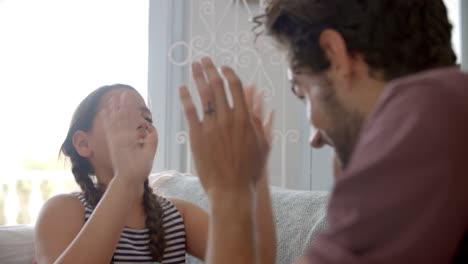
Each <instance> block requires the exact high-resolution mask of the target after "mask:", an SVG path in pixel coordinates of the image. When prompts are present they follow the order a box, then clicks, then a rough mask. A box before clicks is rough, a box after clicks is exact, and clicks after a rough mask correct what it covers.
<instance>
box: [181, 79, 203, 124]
mask: <svg viewBox="0 0 468 264" xmlns="http://www.w3.org/2000/svg"><path fill="white" fill-rule="evenodd" d="M179 97H180V101H181V103H182V106H183V108H184V114H185V119H186V120H187V123H188V125H189V129H190V130H191V131H193V130H196V128H198V126H200V120H199V119H198V115H197V109H196V107H195V104H194V103H193V100H192V96H191V95H190V92H189V90H188V88H187V86H185V85H183V86H181V87H180V90H179Z"/></svg>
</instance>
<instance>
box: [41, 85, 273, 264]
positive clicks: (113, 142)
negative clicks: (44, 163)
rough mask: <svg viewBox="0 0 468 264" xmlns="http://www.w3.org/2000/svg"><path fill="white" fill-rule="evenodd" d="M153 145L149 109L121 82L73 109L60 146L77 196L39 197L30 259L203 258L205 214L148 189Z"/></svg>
mask: <svg viewBox="0 0 468 264" xmlns="http://www.w3.org/2000/svg"><path fill="white" fill-rule="evenodd" d="M156 148H157V132H156V129H155V127H154V126H153V121H152V116H151V112H150V110H149V109H148V108H147V106H146V105H145V102H144V100H143V98H142V97H141V96H140V95H139V94H138V92H137V91H136V90H135V89H134V88H132V87H130V86H127V85H120V84H117V85H111V86H104V87H101V88H99V89H97V90H95V91H94V92H92V93H91V94H90V95H88V96H87V97H86V98H85V99H84V100H83V101H82V102H81V103H80V105H79V106H78V108H77V109H76V111H75V113H74V115H73V118H72V122H71V125H70V129H69V131H68V133H67V137H66V139H65V141H64V142H63V145H62V148H61V151H62V153H63V154H64V155H65V156H67V157H68V158H69V159H70V161H71V165H72V172H73V175H74V177H75V180H76V182H77V183H78V184H79V186H80V187H81V190H82V193H80V194H65V195H58V196H55V197H53V198H51V199H50V200H48V201H47V202H46V204H45V205H44V207H43V208H42V211H41V213H40V216H39V218H38V221H37V223H36V234H35V246H36V257H37V261H38V263H40V264H42V263H110V262H112V263H136V262H138V263H153V262H155V261H157V262H160V263H185V254H186V253H189V254H191V255H193V256H195V257H197V258H200V259H202V260H203V259H204V256H205V249H206V243H207V235H208V234H207V230H208V217H207V214H206V212H204V211H203V210H202V209H200V208H199V207H197V206H195V205H193V204H191V203H188V202H185V201H182V200H178V199H173V198H170V199H169V198H168V199H166V198H163V197H161V196H157V195H155V194H153V192H152V189H151V188H150V187H149V186H148V179H147V177H148V175H149V173H150V171H151V167H152V164H153V159H154V156H155V153H156ZM263 178H264V179H265V180H262V181H261V183H259V184H258V186H257V196H258V198H257V199H258V205H259V206H258V209H257V222H258V223H261V225H262V226H263V227H262V228H260V230H261V231H260V234H259V235H258V240H259V246H260V248H261V249H262V253H261V256H260V259H261V261H262V262H263V263H273V262H274V259H275V253H276V244H275V232H274V224H273V221H272V214H271V207H270V200H269V194H268V185H267V181H266V176H263Z"/></svg>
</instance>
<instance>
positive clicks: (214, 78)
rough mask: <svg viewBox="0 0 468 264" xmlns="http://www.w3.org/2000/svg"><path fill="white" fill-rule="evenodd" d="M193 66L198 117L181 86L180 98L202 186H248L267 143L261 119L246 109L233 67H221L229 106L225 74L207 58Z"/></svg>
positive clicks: (235, 188)
mask: <svg viewBox="0 0 468 264" xmlns="http://www.w3.org/2000/svg"><path fill="white" fill-rule="evenodd" d="M192 70H193V77H194V79H195V83H196V86H197V89H198V92H199V94H200V98H201V101H202V106H203V112H204V116H203V118H202V120H200V119H199V118H198V115H197V111H196V108H195V105H194V103H193V101H192V98H191V96H190V93H189V91H188V89H187V87H186V86H182V87H181V90H180V97H181V101H182V105H183V106H184V110H185V117H186V119H187V121H188V125H189V131H190V142H191V148H192V152H193V156H194V161H195V166H196V169H197V172H198V175H199V176H200V180H201V183H202V184H203V187H204V188H205V190H206V192H207V193H208V194H210V193H211V192H212V191H221V192H226V191H227V192H232V191H238V190H239V188H241V189H242V188H244V189H245V188H246V187H247V188H251V189H252V188H253V187H254V186H255V184H256V182H257V181H258V180H259V178H260V177H261V174H262V171H263V169H264V167H265V163H266V160H267V156H268V152H269V144H268V140H267V139H266V137H265V133H264V131H263V129H262V125H261V121H259V120H257V119H256V118H255V117H254V115H253V114H252V112H251V111H249V107H248V103H247V102H246V96H245V94H244V90H243V87H242V83H241V81H240V80H239V78H238V77H237V75H236V74H235V72H234V71H233V70H232V69H230V68H228V67H223V68H222V73H223V75H224V77H225V79H226V81H227V83H228V87H229V90H230V92H231V94H232V99H233V107H230V106H229V104H228V100H227V97H226V93H225V90H224V81H223V78H222V77H221V76H220V75H219V73H218V70H217V69H216V67H215V66H214V64H213V62H212V61H211V60H210V59H208V58H205V59H203V60H202V64H200V63H194V64H193V67H192Z"/></svg>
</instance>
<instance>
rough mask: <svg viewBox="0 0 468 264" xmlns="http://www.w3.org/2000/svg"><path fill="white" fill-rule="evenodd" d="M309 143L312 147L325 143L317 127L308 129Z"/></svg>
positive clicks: (318, 146) (319, 146) (321, 145)
mask: <svg viewBox="0 0 468 264" xmlns="http://www.w3.org/2000/svg"><path fill="white" fill-rule="evenodd" d="M309 142H310V145H311V146H312V147H313V148H321V147H323V145H325V142H324V140H323V137H322V133H320V131H319V130H318V129H314V128H311V129H310V139H309Z"/></svg>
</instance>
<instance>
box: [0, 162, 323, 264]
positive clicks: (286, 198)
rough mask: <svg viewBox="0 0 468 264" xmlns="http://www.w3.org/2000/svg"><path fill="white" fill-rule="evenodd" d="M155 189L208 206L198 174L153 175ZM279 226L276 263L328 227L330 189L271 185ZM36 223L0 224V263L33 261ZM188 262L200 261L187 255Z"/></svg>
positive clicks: (293, 256)
mask: <svg viewBox="0 0 468 264" xmlns="http://www.w3.org/2000/svg"><path fill="white" fill-rule="evenodd" d="M150 184H151V186H152V188H153V189H154V190H155V192H156V193H158V194H159V195H163V196H169V197H177V198H181V199H184V200H187V201H190V202H192V203H194V204H196V205H198V206H200V207H202V208H204V209H206V210H209V203H208V199H207V197H206V195H205V193H204V191H203V188H202V187H201V185H200V182H199V180H198V178H197V177H195V176H192V175H188V174H182V173H179V172H177V171H166V172H162V173H158V174H154V175H151V176H150ZM271 196H272V203H273V210H274V213H275V218H276V228H277V240H278V243H277V259H276V263H278V264H279V263H281V264H283V263H284V264H286V263H288V264H289V263H292V262H293V261H294V260H295V259H296V258H297V257H298V256H301V254H302V253H303V252H304V250H305V249H306V248H307V247H309V246H310V244H311V243H313V240H314V237H315V236H316V235H317V233H318V232H319V231H320V230H322V229H323V228H325V225H326V223H325V212H326V205H327V201H328V193H327V192H319V191H312V192H309V191H295V190H287V189H282V188H277V187H271ZM33 230H34V227H33V226H0V263H1V264H26V263H27V264H30V263H32V261H33V257H34V245H33V241H34V238H33V234H34V232H33ZM187 263H189V264H198V263H202V262H201V261H199V260H197V259H195V258H193V257H191V256H187Z"/></svg>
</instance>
